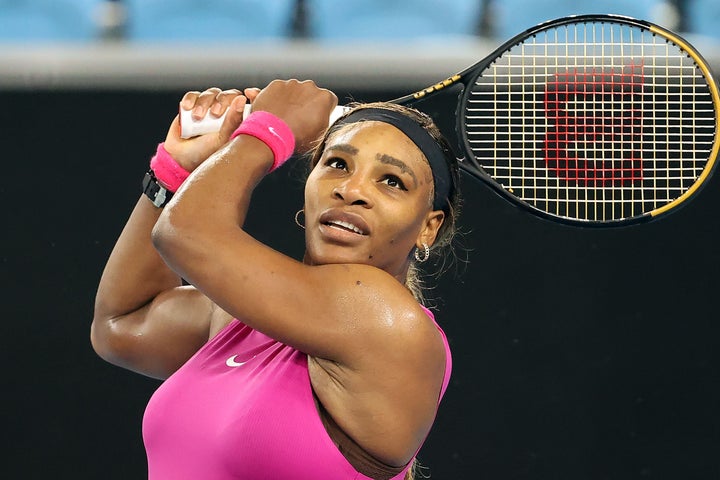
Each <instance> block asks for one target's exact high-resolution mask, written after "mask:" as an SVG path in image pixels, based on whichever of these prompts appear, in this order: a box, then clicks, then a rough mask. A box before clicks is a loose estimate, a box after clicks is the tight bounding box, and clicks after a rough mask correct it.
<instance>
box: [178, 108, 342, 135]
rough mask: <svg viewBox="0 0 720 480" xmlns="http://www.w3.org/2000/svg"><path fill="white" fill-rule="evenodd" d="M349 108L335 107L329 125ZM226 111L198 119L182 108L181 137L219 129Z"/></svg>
mask: <svg viewBox="0 0 720 480" xmlns="http://www.w3.org/2000/svg"><path fill="white" fill-rule="evenodd" d="M251 109H252V104H249V103H248V104H246V105H245V111H244V116H245V117H247V116H248V115H250V111H251ZM348 109H349V107H343V106H340V105H338V106H337V107H335V109H334V110H333V111H332V112H331V113H330V118H329V120H328V125H330V124H332V123H333V122H334V121H335V120H337V119H338V118H339V117H340V116H341V115H342V114H343V113H345V112H346V111H347V110H348ZM226 113H227V111H226V112H225V113H224V114H223V115H221V116H219V117H216V116H214V115H211V114H206V115H205V117H203V118H201V119H200V120H196V119H194V118H193V117H192V110H183V109H182V108H181V109H180V137H181V138H192V137H197V136H198V135H204V134H206V133H212V132H217V131H219V130H220V127H221V126H222V123H223V121H224V120H225V114H226Z"/></svg>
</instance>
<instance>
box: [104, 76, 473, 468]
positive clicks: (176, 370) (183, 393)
mask: <svg viewBox="0 0 720 480" xmlns="http://www.w3.org/2000/svg"><path fill="white" fill-rule="evenodd" d="M248 101H250V102H252V105H253V108H252V113H250V114H249V115H248V116H247V117H245V118H243V113H242V112H243V107H244V106H245V104H246V102H248ZM336 104H337V98H336V96H335V95H334V94H333V93H332V92H330V91H328V90H325V89H321V88H318V87H317V86H316V85H315V84H314V83H313V82H311V81H305V82H300V81H296V80H289V81H274V82H272V83H270V84H269V85H268V86H267V87H266V88H264V89H262V90H258V89H247V90H245V91H244V92H240V91H238V90H226V91H221V90H220V89H215V88H214V89H209V90H206V91H204V92H189V93H187V94H186V95H185V96H184V97H183V99H182V101H181V108H184V109H188V110H192V112H193V116H195V117H197V118H202V117H203V116H204V115H206V114H210V115H215V116H220V115H222V114H224V113H225V112H226V111H227V115H226V118H225V121H224V123H223V126H222V128H221V130H220V131H219V132H218V133H210V134H205V135H202V136H199V137H195V138H192V139H181V138H180V125H179V119H178V118H177V117H176V118H175V120H174V121H173V122H172V125H171V126H170V129H169V132H168V134H167V137H166V139H165V142H163V143H162V144H160V146H159V147H158V151H157V154H156V155H155V156H154V157H153V159H152V160H151V162H150V167H151V169H150V170H149V172H148V173H147V174H146V176H145V179H144V181H143V192H144V194H143V195H141V198H140V199H139V200H138V202H137V205H136V206H135V209H134V211H133V212H132V214H131V216H130V218H129V220H128V222H127V224H126V225H125V228H124V230H123V231H122V233H121V235H120V238H119V239H118V241H117V244H116V245H115V247H114V249H113V251H112V253H111V255H110V258H109V259H108V262H107V265H106V267H105V270H104V273H103V275H102V278H101V280H100V284H99V288H98V293H97V299H96V307H95V317H94V320H93V323H92V329H91V339H92V344H93V347H94V348H95V351H96V352H97V353H98V354H99V355H100V356H101V357H102V358H104V359H105V360H107V361H109V362H111V363H113V364H116V365H119V366H121V367H124V368H127V369H130V370H133V371H135V372H139V373H142V374H144V375H148V376H151V377H155V378H159V379H165V381H164V382H163V383H162V384H161V386H160V387H159V388H158V390H157V391H156V392H155V394H154V395H153V396H152V398H151V399H150V401H149V404H148V406H147V409H146V411H145V415H144V419H143V438H144V442H145V447H146V451H147V458H148V475H149V478H150V479H151V480H169V479H172V480H182V479H188V480H190V479H192V480H197V479H198V478H206V479H213V480H224V479H243V480H259V479H273V480H277V479H295V480H298V479H300V480H302V479H308V480H321V479H333V480H341V479H383V480H387V479H398V480H400V479H407V478H412V470H413V469H412V466H413V464H414V459H415V457H416V455H417V453H418V451H419V450H420V447H421V446H422V444H423V442H424V440H425V439H426V437H427V435H428V433H429V431H430V429H431V426H432V424H433V421H434V419H435V416H436V412H437V409H438V406H439V403H440V399H441V398H442V396H443V393H444V392H445V389H446V387H447V385H448V381H449V378H450V370H451V356H450V349H449V347H448V343H447V340H446V338H445V335H444V333H443V331H442V330H441V329H440V327H439V326H438V325H437V323H436V322H435V320H434V316H433V313H432V312H431V311H430V310H428V309H427V308H425V307H424V306H423V305H422V303H421V302H422V296H421V289H420V286H419V284H418V281H417V278H418V275H417V270H416V268H417V264H418V263H422V262H425V261H426V260H427V259H428V258H429V257H430V256H432V255H434V254H435V253H436V252H441V251H442V250H443V247H444V246H447V245H448V244H449V242H450V240H451V238H452V236H453V233H454V226H455V219H456V215H457V212H458V205H459V196H458V191H457V180H458V166H457V161H456V159H455V158H454V156H453V155H452V154H451V150H450V149H449V147H448V145H447V143H446V142H445V140H443V139H442V137H441V135H440V133H439V131H438V130H437V128H436V127H435V126H434V125H433V123H432V121H431V120H430V119H429V117H427V116H426V115H424V114H421V113H419V112H416V111H413V110H410V109H407V108H405V107H401V106H398V105H394V104H386V103H378V104H363V105H358V106H356V107H355V108H354V109H352V110H351V111H350V112H348V113H347V114H345V115H344V116H343V117H341V118H340V119H339V120H337V121H336V122H335V123H334V124H333V125H332V126H331V127H330V128H329V129H328V128H327V123H328V120H327V119H328V117H329V115H330V112H331V110H332V109H333V107H335V105H336ZM294 153H298V154H304V153H308V154H309V158H311V167H312V169H311V171H310V173H309V176H308V178H307V182H306V186H305V200H304V202H305V203H304V215H303V216H302V217H304V228H305V244H306V245H305V247H306V253H305V256H304V258H303V261H302V262H300V261H297V260H295V259H292V258H289V257H288V256H286V255H283V254H281V253H279V252H277V251H275V250H273V249H271V248H270V247H268V246H266V245H264V244H262V243H261V242H259V241H257V240H256V239H254V238H253V237H252V236H250V235H249V234H248V233H247V232H245V231H244V230H243V223H244V221H245V217H246V214H247V212H248V210H249V208H250V207H251V205H252V208H256V209H263V208H264V205H262V204H258V203H253V202H251V196H252V193H253V189H254V188H255V187H256V186H257V185H258V183H259V182H261V181H262V179H263V177H264V176H265V175H268V174H272V173H271V172H273V171H274V170H275V169H277V168H279V167H280V166H281V165H282V163H283V162H284V161H285V160H287V159H288V158H289V157H290V156H291V155H293V154H294ZM271 221H285V219H271ZM183 279H184V280H185V282H183V281H182V280H183Z"/></svg>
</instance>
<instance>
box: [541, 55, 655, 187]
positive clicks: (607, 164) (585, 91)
mask: <svg viewBox="0 0 720 480" xmlns="http://www.w3.org/2000/svg"><path fill="white" fill-rule="evenodd" d="M643 80H644V78H643V71H642V65H630V66H627V67H625V68H624V69H623V70H622V71H621V72H614V71H607V70H605V71H597V70H596V69H592V70H591V71H580V70H578V69H576V70H575V71H571V72H565V73H556V74H555V76H554V79H553V80H552V81H550V82H548V83H547V86H546V89H545V101H544V104H545V115H546V117H547V119H548V120H550V121H551V122H553V124H554V126H553V127H552V128H551V129H550V130H549V131H548V132H547V134H546V135H545V141H544V143H543V153H544V156H545V161H546V162H547V167H548V168H549V169H550V170H552V171H554V172H555V173H556V174H557V176H558V177H560V178H562V179H565V180H567V181H569V182H570V181H572V182H578V183H579V184H582V185H589V186H598V187H602V186H606V185H627V184H632V183H635V182H637V181H640V180H642V175H643V172H642V158H641V151H642V86H643Z"/></svg>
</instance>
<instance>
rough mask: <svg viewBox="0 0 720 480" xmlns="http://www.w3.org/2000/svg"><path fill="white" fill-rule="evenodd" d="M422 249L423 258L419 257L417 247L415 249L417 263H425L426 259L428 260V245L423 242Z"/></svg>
mask: <svg viewBox="0 0 720 480" xmlns="http://www.w3.org/2000/svg"><path fill="white" fill-rule="evenodd" d="M422 248H423V256H422V257H421V256H420V249H419V248H418V247H415V260H417V261H418V262H419V263H423V262H425V261H427V259H428V258H430V247H428V244H427V243H425V242H423V244H422Z"/></svg>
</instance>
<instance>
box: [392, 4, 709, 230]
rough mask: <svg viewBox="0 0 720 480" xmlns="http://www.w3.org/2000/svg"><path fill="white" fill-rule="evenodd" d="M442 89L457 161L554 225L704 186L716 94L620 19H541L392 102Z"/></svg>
mask: <svg viewBox="0 0 720 480" xmlns="http://www.w3.org/2000/svg"><path fill="white" fill-rule="evenodd" d="M457 85H461V88H460V89H459V93H458V92H457V91H456V92H455V93H451V92H452V89H453V86H457ZM441 92H444V93H446V94H447V93H450V94H451V96H455V98H456V99H457V103H456V105H457V109H456V110H455V111H454V112H450V113H454V115H455V117H454V118H455V122H456V123H455V125H454V127H453V129H454V130H455V132H454V133H455V134H456V136H457V143H458V150H459V152H460V153H461V156H464V158H462V161H461V162H460V166H461V169H462V170H464V171H465V172H467V173H469V174H470V175H472V176H473V177H475V178H478V179H480V180H483V181H484V182H486V183H487V184H489V185H491V186H492V187H493V188H494V189H495V190H496V191H497V192H498V193H500V194H501V195H502V196H504V197H505V198H507V199H509V200H511V201H512V202H514V203H516V204H518V205H521V206H523V207H525V208H526V209H528V210H529V211H530V212H532V213H534V214H536V215H539V216H541V217H544V218H548V219H551V220H555V221H560V222H563V223H568V224H573V225H581V226H618V225H628V224H634V223H640V222H645V221H648V220H651V219H653V218H657V217H660V216H662V215H663V214H667V213H669V212H672V211H675V210H677V209H678V207H680V206H682V205H684V204H686V203H687V202H688V200H689V199H690V198H691V197H693V196H695V195H696V194H697V193H698V192H699V191H700V189H701V187H702V186H703V185H705V184H706V183H707V181H708V179H709V178H710V177H711V174H712V172H713V170H714V167H715V163H716V158H717V154H718V149H719V148H720V144H719V142H718V130H719V126H720V123H719V122H720V120H719V115H718V110H719V108H718V105H720V95H719V93H718V84H717V82H716V80H715V78H714V76H713V74H712V73H711V71H710V68H709V66H708V64H707V62H706V61H705V59H704V58H703V57H702V56H701V55H700V54H699V53H698V52H697V50H695V49H694V48H693V47H692V46H691V45H690V44H689V43H687V42H686V41H685V40H683V39H682V38H681V37H679V36H678V35H676V34H674V33H672V32H670V31H668V30H666V29H664V28H662V27H659V26H657V25H654V24H652V23H650V22H645V21H642V20H636V19H632V18H629V17H623V16H618V15H578V16H571V17H564V18H561V19H557V20H552V21H549V22H545V23H543V24H540V25H538V26H536V27H533V28H531V29H528V30H526V31H525V32H523V33H521V34H519V35H517V36H516V37H514V38H513V39H511V40H509V41H507V42H506V43H504V44H503V45H501V46H500V47H499V48H498V49H496V50H495V51H494V52H493V53H492V54H491V55H489V56H488V57H486V58H485V59H483V60H482V61H481V62H479V63H477V64H476V65H473V66H472V67H470V68H468V69H466V70H465V71H464V72H461V73H460V74H458V75H456V76H454V77H451V78H450V79H448V80H447V81H445V82H441V83H439V84H437V85H434V86H432V87H429V88H428V89H425V90H423V91H420V92H417V93H416V94H413V95H412V96H408V97H404V99H401V100H403V101H404V103H408V104H416V105H418V108H420V109H425V110H428V109H427V107H426V106H425V105H422V104H423V103H427V102H428V100H427V99H426V98H425V97H428V96H435V95H438V94H439V93H441ZM443 101H447V100H443ZM430 110H431V111H433V113H430V114H431V116H433V118H436V116H437V115H438V114H437V113H435V112H436V111H437V110H439V109H435V108H432V107H431V108H430ZM447 114H448V112H447V109H446V113H445V114H442V115H440V117H442V116H443V115H447ZM443 122H447V120H446V119H444V118H440V120H439V123H441V124H442V123H443ZM447 130H449V129H448V128H445V133H446V134H447Z"/></svg>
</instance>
